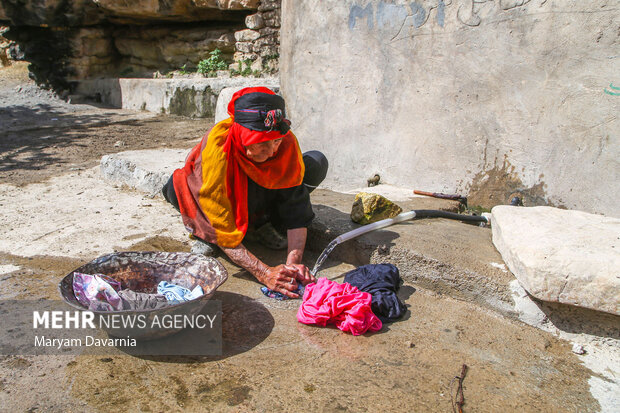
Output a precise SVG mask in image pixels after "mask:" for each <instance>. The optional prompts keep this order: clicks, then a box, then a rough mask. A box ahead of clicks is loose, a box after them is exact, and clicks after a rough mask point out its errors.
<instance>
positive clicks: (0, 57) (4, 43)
mask: <svg viewBox="0 0 620 413" xmlns="http://www.w3.org/2000/svg"><path fill="white" fill-rule="evenodd" d="M8 30H9V28H8V27H7V26H0V67H5V66H10V65H11V58H10V54H9V48H10V47H11V43H12V42H11V41H9V40H8V39H6V38H5V37H4V36H3V34H4V32H6V31H8Z"/></svg>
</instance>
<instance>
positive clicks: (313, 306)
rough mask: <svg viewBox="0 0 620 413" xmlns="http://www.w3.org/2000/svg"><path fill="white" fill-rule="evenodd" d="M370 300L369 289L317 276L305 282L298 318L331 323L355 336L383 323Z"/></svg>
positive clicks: (312, 321) (317, 322)
mask: <svg viewBox="0 0 620 413" xmlns="http://www.w3.org/2000/svg"><path fill="white" fill-rule="evenodd" d="M371 300H372V296H371V295H370V294H369V293H365V292H361V291H360V290H358V289H357V287H353V286H351V285H350V284H347V283H344V284H339V283H337V282H334V281H330V280H328V279H327V278H319V279H318V280H317V282H316V283H313V284H308V285H307V286H306V290H305V292H304V301H303V303H301V306H300V307H299V310H298V311H297V320H299V322H300V323H303V324H317V325H320V326H325V325H326V324H327V323H332V324H335V325H336V327H338V328H339V329H340V330H342V331H348V332H350V333H351V334H353V335H354V336H358V335H360V334H364V333H365V332H366V331H368V330H370V331H379V330H381V327H382V326H383V325H382V324H381V320H379V318H377V316H376V315H374V314H373V312H372V310H371V309H370V303H371Z"/></svg>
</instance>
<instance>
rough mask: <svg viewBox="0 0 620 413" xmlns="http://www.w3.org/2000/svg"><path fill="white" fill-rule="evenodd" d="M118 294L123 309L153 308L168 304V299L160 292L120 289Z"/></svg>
mask: <svg viewBox="0 0 620 413" xmlns="http://www.w3.org/2000/svg"><path fill="white" fill-rule="evenodd" d="M118 295H119V297H121V301H122V303H123V310H155V309H157V308H162V307H167V306H169V305H170V304H169V302H168V299H167V298H166V297H164V296H163V295H161V294H149V293H140V292H136V291H132V290H121V291H119V292H118Z"/></svg>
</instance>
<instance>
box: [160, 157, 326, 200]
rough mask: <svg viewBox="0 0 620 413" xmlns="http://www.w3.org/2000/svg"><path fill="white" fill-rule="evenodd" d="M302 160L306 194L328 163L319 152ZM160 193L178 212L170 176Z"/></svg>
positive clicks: (320, 177) (320, 176)
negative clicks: (304, 169)
mask: <svg viewBox="0 0 620 413" xmlns="http://www.w3.org/2000/svg"><path fill="white" fill-rule="evenodd" d="M303 160H304V165H305V167H306V172H305V174H304V180H303V185H304V186H305V187H306V189H307V190H308V193H310V192H312V191H314V190H315V189H316V187H317V186H319V185H320V184H321V182H323V180H324V179H325V176H327V169H328V168H329V163H328V162H327V158H326V157H325V155H323V153H322V152H319V151H308V152H304V154H303ZM162 193H163V195H164V198H165V199H166V201H168V202H169V203H170V204H172V206H173V207H174V208H175V209H176V210H177V211H179V201H178V200H177V195H176V193H175V191H174V183H173V181H172V176H170V179H168V182H166V185H164V187H163V188H162Z"/></svg>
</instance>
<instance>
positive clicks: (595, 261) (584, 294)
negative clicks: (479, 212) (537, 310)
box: [492, 206, 620, 314]
mask: <svg viewBox="0 0 620 413" xmlns="http://www.w3.org/2000/svg"><path fill="white" fill-rule="evenodd" d="M492 222H493V224H492V230H493V243H494V244H495V247H496V248H497V250H498V251H499V252H500V253H501V255H502V257H503V259H504V261H505V262H506V265H507V266H508V268H509V269H510V271H512V273H513V274H514V275H515V276H516V277H517V279H518V280H519V282H520V283H521V285H522V286H523V288H525V289H526V290H527V291H528V292H529V293H530V294H531V295H532V296H534V297H536V298H538V299H541V300H544V301H556V302H560V303H565V304H571V305H576V306H580V307H586V308H590V309H593V310H599V311H605V312H608V313H612V314H620V219H618V218H610V217H605V216H601V215H593V214H589V213H586V212H581V211H568V210H562V209H558V208H552V207H533V208H525V207H511V206H496V207H495V208H493V210H492Z"/></svg>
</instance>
